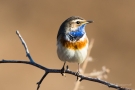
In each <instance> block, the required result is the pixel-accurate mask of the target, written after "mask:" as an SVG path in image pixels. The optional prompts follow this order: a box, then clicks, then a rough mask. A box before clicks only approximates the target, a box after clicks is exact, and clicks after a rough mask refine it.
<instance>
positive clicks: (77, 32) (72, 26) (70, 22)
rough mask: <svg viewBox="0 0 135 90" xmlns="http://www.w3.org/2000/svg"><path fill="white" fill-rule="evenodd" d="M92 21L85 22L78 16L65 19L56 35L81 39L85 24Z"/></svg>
mask: <svg viewBox="0 0 135 90" xmlns="http://www.w3.org/2000/svg"><path fill="white" fill-rule="evenodd" d="M92 22H93V21H90V20H88V21H87V20H85V19H83V18H81V17H79V16H72V17H69V18H68V19H66V20H65V21H64V22H63V23H62V24H61V26H60V29H59V32H58V34H65V35H71V36H73V37H82V35H83V34H85V26H86V24H89V23H92Z"/></svg>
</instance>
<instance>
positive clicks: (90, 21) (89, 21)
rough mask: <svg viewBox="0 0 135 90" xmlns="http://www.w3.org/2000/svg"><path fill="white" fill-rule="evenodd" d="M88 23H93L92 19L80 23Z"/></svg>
mask: <svg viewBox="0 0 135 90" xmlns="http://www.w3.org/2000/svg"><path fill="white" fill-rule="evenodd" d="M89 23H93V21H92V20H88V21H86V20H85V21H83V23H82V24H89Z"/></svg>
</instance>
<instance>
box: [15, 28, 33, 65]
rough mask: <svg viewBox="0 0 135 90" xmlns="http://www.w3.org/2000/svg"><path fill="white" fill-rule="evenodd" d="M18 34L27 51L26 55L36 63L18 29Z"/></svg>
mask: <svg viewBox="0 0 135 90" xmlns="http://www.w3.org/2000/svg"><path fill="white" fill-rule="evenodd" d="M16 34H17V35H18V37H19V38H20V40H21V42H22V44H23V46H24V48H25V51H26V56H27V57H28V58H29V60H30V62H32V63H34V60H33V59H32V57H31V55H30V53H29V50H28V47H27V45H26V43H25V41H24V40H23V38H22V36H21V35H20V33H19V31H16Z"/></svg>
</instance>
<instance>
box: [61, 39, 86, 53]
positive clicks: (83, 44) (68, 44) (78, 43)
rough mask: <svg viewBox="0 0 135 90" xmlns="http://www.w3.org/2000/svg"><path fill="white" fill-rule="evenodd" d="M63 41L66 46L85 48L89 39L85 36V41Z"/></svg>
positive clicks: (75, 48)
mask: <svg viewBox="0 0 135 90" xmlns="http://www.w3.org/2000/svg"><path fill="white" fill-rule="evenodd" d="M61 43H62V45H63V46H64V47H66V48H69V49H73V50H78V49H82V48H84V47H85V46H86V45H87V43H88V39H86V38H85V39H84V40H83V41H79V40H78V41H77V42H69V41H67V40H63V39H61Z"/></svg>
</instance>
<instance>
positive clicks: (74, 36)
mask: <svg viewBox="0 0 135 90" xmlns="http://www.w3.org/2000/svg"><path fill="white" fill-rule="evenodd" d="M85 26H86V25H85V24H84V25H82V26H80V27H78V28H77V30H75V31H71V32H70V33H69V38H70V40H72V41H74V40H79V39H80V38H81V37H82V36H83V35H84V34H85Z"/></svg>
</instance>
